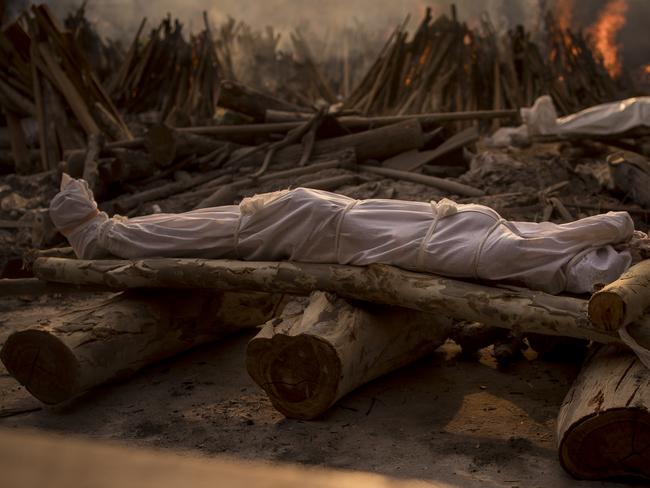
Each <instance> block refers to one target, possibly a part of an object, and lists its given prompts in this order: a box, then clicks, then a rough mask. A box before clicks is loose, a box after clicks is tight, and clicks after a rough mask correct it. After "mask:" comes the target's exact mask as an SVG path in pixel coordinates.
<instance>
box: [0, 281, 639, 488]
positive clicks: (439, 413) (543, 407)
mask: <svg viewBox="0 0 650 488" xmlns="http://www.w3.org/2000/svg"><path fill="white" fill-rule="evenodd" d="M100 297H101V295H98V294H90V293H77V294H73V295H66V296H61V295H51V296H42V297H37V298H34V297H13V298H2V299H0V344H1V343H3V342H4V340H5V339H6V337H7V335H8V334H9V333H11V332H12V331H14V330H19V329H21V328H25V327H28V326H30V325H33V324H34V323H36V322H38V321H39V320H42V319H43V318H44V317H47V316H49V315H54V314H57V313H61V312H63V311H67V310H70V309H73V308H79V307H82V306H84V305H85V304H88V303H89V302H91V301H94V300H98V299H100ZM253 334H254V331H250V333H248V334H245V335H240V336H237V337H232V338H229V339H226V340H223V341H222V342H220V343H217V344H213V345H209V346H205V347H201V348H198V349H195V350H193V351H190V352H188V353H186V354H183V355H181V356H179V357H175V358H172V359H169V360H167V361H165V362H163V363H160V364H156V365H153V366H151V367H149V368H146V369H145V370H143V371H141V372H140V373H138V374H137V375H136V376H134V377H132V378H131V379H129V380H127V381H124V382H122V383H119V384H113V385H108V386H104V387H101V388H98V389H96V390H94V391H91V392H89V393H87V394H85V395H84V396H82V397H80V398H77V399H76V400H74V401H72V402H70V403H69V404H66V405H63V406H57V407H46V406H44V405H42V404H41V403H40V402H38V401H37V400H36V399H34V398H33V397H31V396H30V395H29V393H28V392H27V391H25V389H24V388H22V387H21V386H20V385H19V384H18V383H17V382H16V381H15V380H14V379H13V378H11V377H10V376H9V375H8V374H7V371H6V370H5V369H4V368H2V369H0V427H10V428H12V427H13V428H31V429H39V430H44V431H50V432H56V433H63V434H66V435H68V434H69V435H74V436H84V437H89V438H95V439H109V440H114V441H122V442H125V443H127V444H129V445H133V446H146V447H155V448H163V449H169V450H174V451H179V450H180V451H183V452H184V453H186V454H188V455H193V454H201V455H222V454H226V455H229V456H234V457H237V458H241V459H247V460H263V461H269V462H283V463H298V464H306V465H319V466H326V467H334V468H342V469H348V470H355V471H366V472H373V473H380V474H385V475H389V476H392V477H397V478H407V479H421V480H429V481H437V482H444V483H449V484H451V485H455V486H462V487H472V486H487V487H490V486H494V487H515V486H516V487H520V486H521V487H524V486H525V487H529V486H530V487H536V486H540V487H541V486H543V487H549V486H553V487H563V486H585V487H586V486H592V487H603V486H618V485H616V484H609V483H598V482H577V481H575V480H573V479H571V478H570V477H569V476H568V475H566V474H565V473H564V472H563V470H562V468H561V467H560V465H559V462H558V460H557V453H556V449H555V444H554V442H555V440H554V423H555V418H556V415H557V412H558V408H559V406H560V403H561V401H562V399H563V397H564V395H565V393H566V391H567V390H568V388H569V385H570V383H571V381H572V380H573V378H574V377H575V375H576V374H577V373H578V371H579V368H580V359H579V358H575V359H574V360H568V361H565V362H556V363H551V362H546V361H542V360H540V359H534V354H528V355H527V357H526V358H524V359H522V360H521V361H519V362H517V363H515V364H514V365H512V366H511V367H509V368H508V369H507V370H500V369H498V368H497V367H496V363H495V361H494V360H493V358H492V357H491V356H490V354H489V351H483V354H482V356H481V358H480V360H479V359H462V358H461V356H459V355H458V354H456V353H457V346H455V345H453V344H447V345H446V346H443V347H442V348H441V349H439V350H438V351H437V352H436V353H435V354H434V355H433V356H431V357H428V358H426V359H424V360H421V361H419V362H417V363H415V364H413V365H411V366H408V367H406V368H403V369H401V370H399V371H396V372H394V373H392V374H389V375H387V376H385V377H383V378H380V379H378V380H375V381H373V382H371V383H369V384H367V385H366V386H364V387H362V388H360V389H358V390H357V391H355V392H353V393H352V394H350V395H348V396H347V397H345V398H343V400H342V401H341V402H339V404H338V405H336V406H335V407H334V408H332V409H331V411H330V412H329V413H328V414H327V415H326V416H325V417H324V418H322V419H321V420H318V421H312V422H306V421H296V420H288V419H285V418H284V417H283V416H282V415H280V414H279V413H278V412H276V411H275V410H274V409H273V408H272V406H271V404H270V402H269V400H268V399H267V397H266V396H265V395H264V393H263V391H262V390H261V389H259V388H258V387H257V386H256V385H255V384H254V383H253V382H252V380H251V379H250V378H249V377H248V375H247V373H246V370H245V365H244V358H245V348H246V343H247V341H248V340H249V339H250V338H251V337H252V335H253ZM19 412H22V413H19ZM628 486H629V485H628Z"/></svg>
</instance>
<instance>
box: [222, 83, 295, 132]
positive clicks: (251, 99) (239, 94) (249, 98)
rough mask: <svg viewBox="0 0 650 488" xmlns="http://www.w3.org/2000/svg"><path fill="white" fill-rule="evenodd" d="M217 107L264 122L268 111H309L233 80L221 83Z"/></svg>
mask: <svg viewBox="0 0 650 488" xmlns="http://www.w3.org/2000/svg"><path fill="white" fill-rule="evenodd" d="M217 105H219V106H220V107H223V108H227V109H230V110H234V111H236V112H241V113H243V114H246V115H249V116H250V117H253V118H254V119H255V120H257V121H260V122H261V121H263V120H264V117H265V115H266V111H267V110H268V109H274V110H286V111H295V112H306V111H308V109H305V108H304V107H299V106H297V105H293V104H291V103H289V102H285V101H284V100H280V99H279V98H275V97H273V96H271V95H267V94H265V93H262V92H259V91H257V90H254V89H252V88H249V87H247V86H244V85H242V84H241V83H237V82H235V81H232V80H223V81H222V82H221V86H220V91H219V99H218V101H217Z"/></svg>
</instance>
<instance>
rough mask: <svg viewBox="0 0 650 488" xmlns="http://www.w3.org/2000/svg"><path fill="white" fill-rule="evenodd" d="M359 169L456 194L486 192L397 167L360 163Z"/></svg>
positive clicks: (475, 194)
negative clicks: (381, 166)
mask: <svg viewBox="0 0 650 488" xmlns="http://www.w3.org/2000/svg"><path fill="white" fill-rule="evenodd" d="M359 169H361V170H363V171H367V172H368V173H374V174H376V175H381V176H388V177H389V178H395V179H396V180H404V181H412V182H414V183H421V184H423V185H428V186H432V187H433V188H438V189H439V190H443V191H446V192H449V193H452V194H454V195H461V196H464V197H481V196H483V195H485V192H484V191H483V190H479V189H478V188H474V187H473V186H469V185H465V184H463V183H458V182H456V181H451V180H447V179H445V178H438V177H436V176H429V175H423V174H419V173H411V172H410V171H400V170H397V169H390V168H380V167H377V166H369V165H359Z"/></svg>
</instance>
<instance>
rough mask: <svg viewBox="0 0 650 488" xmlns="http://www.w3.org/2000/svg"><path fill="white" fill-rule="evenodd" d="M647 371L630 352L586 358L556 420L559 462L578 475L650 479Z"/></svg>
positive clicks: (609, 350)
mask: <svg viewBox="0 0 650 488" xmlns="http://www.w3.org/2000/svg"><path fill="white" fill-rule="evenodd" d="M649 406H650V371H649V370H648V369H647V368H646V367H645V366H644V365H643V364H642V363H641V362H640V361H639V359H638V358H637V357H636V356H635V355H634V354H633V353H632V352H631V351H629V350H627V349H624V348H621V347H618V346H616V345H609V346H604V347H602V348H601V349H600V350H598V351H597V352H595V353H594V354H593V355H592V356H590V357H589V359H587V361H586V362H585V364H584V366H583V367H582V371H581V372H580V375H579V376H578V378H577V379H576V380H575V381H574V383H573V385H572V386H571V389H570V390H569V392H568V393H567V395H566V398H565V399H564V402H563V403H562V406H561V407H560V413H559V414H558V419H557V440H558V446H559V456H560V462H561V463H562V466H563V467H564V469H566V470H567V472H569V474H571V475H572V476H574V477H576V478H580V479H607V478H612V477H629V476H633V477H639V478H642V479H644V480H650V449H649V447H650V413H649V412H648V407H649Z"/></svg>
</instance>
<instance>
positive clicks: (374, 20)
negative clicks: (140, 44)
mask: <svg viewBox="0 0 650 488" xmlns="http://www.w3.org/2000/svg"><path fill="white" fill-rule="evenodd" d="M0 1H2V0H0ZM37 1H38V0H37ZM45 1H46V3H48V4H49V6H50V8H51V9H52V10H53V11H54V13H55V14H56V15H57V16H59V17H60V18H62V17H64V16H65V15H67V14H68V13H69V12H70V11H71V10H72V9H74V8H77V7H78V6H79V5H80V3H81V0H45ZM27 3H28V0H7V6H8V10H9V12H10V13H13V14H16V13H17V12H19V10H20V9H21V8H24V6H25V5H26V4H27ZM452 3H453V4H455V5H456V12H457V15H458V18H459V19H460V20H462V21H466V22H468V23H469V24H470V25H472V26H473V25H475V24H476V23H477V22H478V21H479V20H480V19H481V18H485V17H487V18H489V19H490V21H491V23H492V25H493V26H494V28H495V29H496V30H498V31H503V30H505V29H508V28H510V27H513V26H515V25H517V24H521V25H523V26H524V27H526V28H527V29H528V30H531V31H536V30H538V28H540V27H541V26H542V25H543V18H544V15H545V13H546V11H548V10H552V11H553V12H555V13H556V14H558V15H568V16H569V19H568V22H570V25H571V27H572V28H573V29H585V30H586V29H587V28H588V27H589V26H591V25H593V24H594V22H596V20H597V18H598V15H599V13H600V12H601V11H602V10H603V8H604V7H605V6H606V5H607V3H608V0H89V1H88V5H87V7H86V14H87V17H88V19H89V20H90V21H91V22H94V23H95V24H96V26H97V28H98V31H99V33H100V35H102V36H104V37H110V38H112V39H120V40H123V41H125V42H126V43H127V44H128V42H129V41H130V40H131V39H132V37H133V35H134V33H135V31H136V29H137V27H138V25H139V24H140V21H141V20H142V18H143V17H147V19H148V24H147V25H148V28H151V27H152V26H153V25H157V24H158V23H159V22H160V20H161V19H162V18H163V17H164V16H166V15H167V13H170V14H171V15H172V16H173V17H175V18H178V19H179V20H180V21H181V22H182V23H183V24H184V26H185V32H186V33H188V32H197V31H200V30H202V29H203V19H202V14H203V11H206V12H208V17H209V19H210V22H211V23H212V25H214V26H216V25H219V24H220V23H221V22H223V21H225V20H226V19H227V18H228V17H232V18H234V19H236V20H240V21H244V22H246V23H247V24H249V25H250V26H251V27H252V28H253V29H255V30H262V29H265V28H266V27H267V26H272V27H273V28H274V29H275V31H276V32H279V33H281V34H282V35H283V36H282V39H283V40H284V41H286V40H287V39H288V37H289V36H288V32H291V31H293V30H295V29H296V28H301V29H302V30H303V31H307V32H310V33H312V34H314V35H315V36H319V37H321V38H326V39H329V40H330V42H332V40H334V41H336V39H337V33H338V32H340V31H341V30H342V29H345V28H353V29H359V30H364V31H365V32H366V33H371V34H373V37H375V38H376V37H377V36H378V35H380V37H383V38H386V37H388V35H389V33H390V32H391V31H392V30H393V29H394V28H395V26H396V25H397V24H399V23H401V22H402V21H403V20H404V19H405V17H406V16H407V15H409V16H410V18H411V21H410V24H409V27H410V28H411V30H413V28H414V27H415V26H416V25H417V23H418V22H419V21H420V19H421V17H422V16H423V14H424V12H425V9H426V8H427V7H431V9H432V11H433V14H434V16H436V15H439V14H442V13H446V14H447V15H450V12H451V4H452ZM628 3H629V10H628V15H627V24H626V26H625V27H624V28H623V29H622V30H621V32H620V33H619V35H618V37H619V39H618V40H619V41H620V42H621V43H622V44H623V50H622V55H623V60H624V63H625V64H626V65H632V66H639V65H642V64H645V63H648V62H650V36H648V35H647V25H648V22H649V21H650V1H649V0H628ZM562 12H565V14H562ZM334 43H335V42H334Z"/></svg>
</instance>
